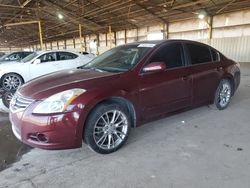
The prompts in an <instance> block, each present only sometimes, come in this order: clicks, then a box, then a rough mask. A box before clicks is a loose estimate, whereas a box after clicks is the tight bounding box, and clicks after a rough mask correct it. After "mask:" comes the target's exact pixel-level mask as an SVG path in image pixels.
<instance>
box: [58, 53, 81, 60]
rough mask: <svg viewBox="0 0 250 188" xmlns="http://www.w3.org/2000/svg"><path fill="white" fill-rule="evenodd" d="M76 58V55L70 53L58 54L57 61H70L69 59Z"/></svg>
mask: <svg viewBox="0 0 250 188" xmlns="http://www.w3.org/2000/svg"><path fill="white" fill-rule="evenodd" d="M77 57H78V56H77V55H76V54H73V53H70V52H58V59H59V60H60V61H62V60H70V59H75V58H77Z"/></svg>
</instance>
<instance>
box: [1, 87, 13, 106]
mask: <svg viewBox="0 0 250 188" xmlns="http://www.w3.org/2000/svg"><path fill="white" fill-rule="evenodd" d="M13 96H14V93H13V92H9V91H7V92H5V93H4V98H3V99H4V100H5V101H3V102H4V105H5V106H6V107H7V108H9V106H10V101H11V99H12V98H13Z"/></svg>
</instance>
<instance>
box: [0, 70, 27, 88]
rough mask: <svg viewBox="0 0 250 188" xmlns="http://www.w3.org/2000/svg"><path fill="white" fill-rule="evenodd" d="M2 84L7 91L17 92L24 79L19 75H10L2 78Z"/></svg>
mask: <svg viewBox="0 0 250 188" xmlns="http://www.w3.org/2000/svg"><path fill="white" fill-rule="evenodd" d="M1 82H2V83H1V84H2V87H3V89H4V90H5V91H16V90H17V89H18V87H20V86H21V85H22V84H23V79H22V77H21V76H19V75H18V74H15V73H9V74H5V75H4V76H3V77H2V79H1Z"/></svg>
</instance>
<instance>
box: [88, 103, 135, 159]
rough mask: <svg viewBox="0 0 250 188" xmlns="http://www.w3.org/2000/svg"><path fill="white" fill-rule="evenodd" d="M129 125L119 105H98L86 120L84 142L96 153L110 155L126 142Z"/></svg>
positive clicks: (124, 111)
mask: <svg viewBox="0 0 250 188" xmlns="http://www.w3.org/2000/svg"><path fill="white" fill-rule="evenodd" d="M130 125H131V118H130V116H129V114H128V111H127V110H126V109H125V108H123V107H122V106H120V105H119V104H100V105H98V106H97V107H96V108H95V109H94V110H93V111H92V112H91V114H90V115H89V117H88V118H87V121H86V124H85V131H84V141H85V142H86V143H87V144H88V145H89V147H90V148H91V149H92V150H94V151H95V152H97V153H101V154H109V153H112V152H114V151H116V150H118V149H119V148H120V147H121V146H122V145H123V144H124V143H125V141H126V140H127V138H128V134H129V130H130Z"/></svg>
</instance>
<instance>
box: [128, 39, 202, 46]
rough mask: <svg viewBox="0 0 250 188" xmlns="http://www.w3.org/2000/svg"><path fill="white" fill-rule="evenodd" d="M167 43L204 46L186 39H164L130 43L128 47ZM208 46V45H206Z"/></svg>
mask: <svg viewBox="0 0 250 188" xmlns="http://www.w3.org/2000/svg"><path fill="white" fill-rule="evenodd" d="M167 42H189V43H196V44H204V43H201V42H198V41H193V40H186V39H164V40H145V41H137V42H133V43H128V44H126V45H130V44H138V45H139V44H163V43H167ZM205 45H206V44H205Z"/></svg>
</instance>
